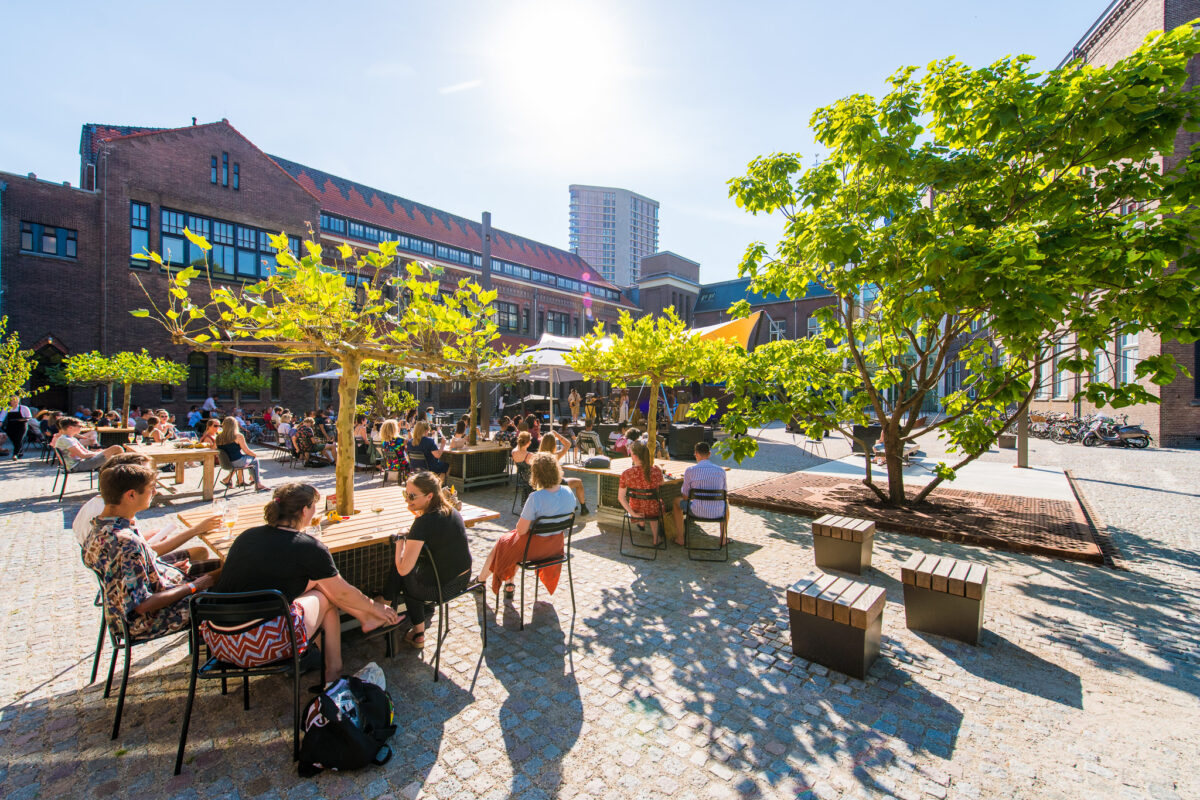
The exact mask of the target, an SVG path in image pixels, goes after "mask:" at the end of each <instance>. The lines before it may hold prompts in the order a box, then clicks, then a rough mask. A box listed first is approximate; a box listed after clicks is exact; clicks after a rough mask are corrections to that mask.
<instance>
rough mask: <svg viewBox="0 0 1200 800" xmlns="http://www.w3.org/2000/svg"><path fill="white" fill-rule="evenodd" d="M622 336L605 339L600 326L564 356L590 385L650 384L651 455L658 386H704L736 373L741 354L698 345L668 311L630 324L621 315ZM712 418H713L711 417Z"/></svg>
mask: <svg viewBox="0 0 1200 800" xmlns="http://www.w3.org/2000/svg"><path fill="white" fill-rule="evenodd" d="M617 327H618V328H619V330H620V334H619V335H617V336H614V337H613V338H612V339H608V338H606V337H605V335H604V326H603V325H602V324H601V325H599V326H597V329H596V330H595V331H593V332H591V333H589V334H587V335H586V336H584V337H583V343H582V344H581V345H580V346H579V347H578V348H576V349H575V350H573V351H571V352H570V353H568V354H567V355H566V358H565V360H566V362H567V365H568V366H569V367H571V368H572V369H574V370H575V371H577V372H579V373H581V374H583V375H584V377H586V378H589V379H598V380H605V381H610V382H612V383H614V384H615V383H623V384H628V383H637V382H643V381H644V382H647V383H649V384H650V409H649V411H648V412H647V414H646V423H647V433H648V434H649V437H650V447H651V449H652V452H653V448H654V447H655V443H656V442H657V441H658V439H657V438H656V437H657V434H658V393H659V390H660V388H661V387H662V386H664V385H665V386H675V385H677V384H680V383H691V382H693V381H708V380H713V379H715V378H717V377H718V376H721V375H725V374H728V373H729V372H731V371H736V365H737V364H738V363H739V362H740V360H741V356H742V355H743V354H744V352H745V351H743V350H742V349H741V348H740V347H738V346H736V345H734V344H731V343H730V342H727V341H723V340H714V339H700V338H698V337H696V336H695V335H694V334H692V333H691V332H690V331H688V329H687V325H686V323H684V322H683V320H681V319H680V318H679V317H678V316H676V314H675V309H674V308H673V307H672V308H668V309H666V311H665V312H664V313H663V315H662V316H645V317H641V318H640V319H638V320H636V321H635V320H634V319H633V317H631V316H630V315H629V312H627V311H622V312H621V316H620V318H619V319H618V320H617ZM710 413H711V412H710Z"/></svg>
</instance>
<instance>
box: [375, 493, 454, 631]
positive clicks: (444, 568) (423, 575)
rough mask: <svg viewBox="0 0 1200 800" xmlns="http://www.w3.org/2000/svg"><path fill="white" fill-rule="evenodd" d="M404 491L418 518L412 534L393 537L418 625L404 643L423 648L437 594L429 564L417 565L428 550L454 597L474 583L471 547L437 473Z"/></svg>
mask: <svg viewBox="0 0 1200 800" xmlns="http://www.w3.org/2000/svg"><path fill="white" fill-rule="evenodd" d="M404 492H405V494H404V499H405V501H406V502H407V503H408V510H409V511H411V512H412V513H413V514H415V515H416V517H417V518H416V520H415V521H414V522H413V525H412V528H411V529H410V530H409V532H408V533H407V534H404V535H402V536H401V535H397V536H393V537H392V538H394V539H395V540H396V572H398V573H399V578H400V580H399V583H400V590H399V594H402V595H403V597H404V604H405V606H406V607H407V608H408V618H409V619H410V620H411V621H412V623H413V626H412V630H410V631H409V632H408V633H407V634H406V635H405V637H404V640H405V641H406V642H408V643H409V644H411V645H412V646H413V647H416V648H421V647H424V646H425V623H426V622H428V621H429V619H430V618H431V617H432V616H433V609H434V603H435V602H436V601H437V599H438V593H437V583H436V582H435V581H434V577H433V571H432V570H431V569H430V568H429V562H428V561H425V560H421V561H419V562H418V561H417V557H418V556H419V555H420V554H421V552H422V551H423V550H425V551H428V553H429V555H428V558H431V559H432V560H433V563H434V565H435V566H436V567H437V575H438V578H439V579H440V581H441V584H442V596H443V597H453V596H454V595H456V594H459V593H460V592H462V590H463V589H465V588H467V584H468V583H469V582H470V580H471V549H470V547H469V546H468V545H467V528H466V526H465V525H464V524H463V518H462V515H460V514H459V513H458V512H457V511H455V510H454V506H453V505H451V504H450V497H449V496H448V494H447V492H446V491H445V490H444V489H442V485H441V483H440V482H439V481H438V479H437V476H436V475H434V474H433V473H432V472H418V473H417V474H415V475H413V476H412V477H411V478H409V479H408V484H407V485H406V486H405V487H404Z"/></svg>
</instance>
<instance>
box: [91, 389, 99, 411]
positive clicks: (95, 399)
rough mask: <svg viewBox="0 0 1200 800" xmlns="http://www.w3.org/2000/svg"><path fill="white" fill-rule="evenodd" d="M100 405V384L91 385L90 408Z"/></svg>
mask: <svg viewBox="0 0 1200 800" xmlns="http://www.w3.org/2000/svg"><path fill="white" fill-rule="evenodd" d="M99 407H100V384H96V385H95V386H93V387H92V408H99Z"/></svg>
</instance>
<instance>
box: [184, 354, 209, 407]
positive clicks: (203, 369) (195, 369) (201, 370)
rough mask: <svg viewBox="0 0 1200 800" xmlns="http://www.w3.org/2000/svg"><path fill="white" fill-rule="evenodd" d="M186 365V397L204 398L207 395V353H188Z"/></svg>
mask: <svg viewBox="0 0 1200 800" xmlns="http://www.w3.org/2000/svg"><path fill="white" fill-rule="evenodd" d="M187 366H188V377H187V399H188V400H203V399H205V398H206V397H208V355H207V354H206V353H189V354H188V360H187Z"/></svg>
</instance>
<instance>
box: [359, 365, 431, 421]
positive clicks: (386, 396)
mask: <svg viewBox="0 0 1200 800" xmlns="http://www.w3.org/2000/svg"><path fill="white" fill-rule="evenodd" d="M406 372H407V370H405V369H404V368H403V367H401V366H398V365H396V364H385V363H380V362H377V361H367V362H366V363H364V364H363V369H362V376H361V378H360V381H361V383H360V387H361V388H362V390H363V392H364V393H366V395H367V402H365V403H359V404H358V406H357V407H356V409H355V410H356V413H359V414H364V415H366V416H369V417H372V416H373V417H375V418H377V419H387V418H389V417H397V416H400V415H401V414H404V413H406V412H407V411H408V410H409V409H412V408H416V407H417V398H415V397H413V396H412V394H410V393H409V392H408V391H405V390H404V389H401V390H399V391H397V390H396V389H395V388H394V384H396V383H398V382H400V383H402V382H403V381H404V376H405V373H406Z"/></svg>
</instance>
